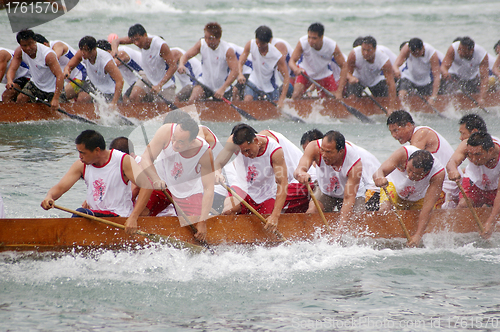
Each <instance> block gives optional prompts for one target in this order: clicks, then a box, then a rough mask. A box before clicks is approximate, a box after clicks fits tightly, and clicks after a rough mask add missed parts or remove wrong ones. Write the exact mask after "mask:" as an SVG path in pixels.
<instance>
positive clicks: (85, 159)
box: [76, 144, 101, 165]
mask: <svg viewBox="0 0 500 332" xmlns="http://www.w3.org/2000/svg"><path fill="white" fill-rule="evenodd" d="M76 150H77V151H78V154H79V157H80V161H81V162H82V163H84V164H85V165H92V164H94V163H95V162H96V161H97V155H98V152H99V151H101V149H100V148H96V149H95V150H94V151H90V150H89V149H87V148H86V147H85V144H77V145H76Z"/></svg>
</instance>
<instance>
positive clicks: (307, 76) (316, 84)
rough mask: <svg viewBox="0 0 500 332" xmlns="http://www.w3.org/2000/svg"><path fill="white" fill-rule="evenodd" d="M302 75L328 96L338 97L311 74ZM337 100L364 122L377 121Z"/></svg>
mask: <svg viewBox="0 0 500 332" xmlns="http://www.w3.org/2000/svg"><path fill="white" fill-rule="evenodd" d="M301 75H302V76H304V77H305V78H306V79H307V80H308V81H309V82H311V83H312V84H314V85H315V86H316V87H317V88H318V89H320V90H321V91H323V92H324V93H325V94H326V95H327V96H328V97H330V98H333V99H336V98H335V95H334V94H333V93H331V92H330V91H328V90H327V89H325V88H324V87H323V86H322V85H321V84H319V83H318V82H316V81H315V80H313V79H312V78H310V77H309V75H307V74H306V73H302V74H301ZM336 100H337V101H338V102H339V103H341V104H342V105H343V106H344V107H345V108H346V109H347V111H348V112H349V113H351V114H352V115H354V116H355V117H356V118H358V119H359V120H360V121H361V122H364V123H375V122H374V121H373V120H371V119H370V118H368V117H367V116H366V115H364V114H363V113H361V112H360V111H358V110H357V109H355V108H354V107H352V106H349V105H347V104H346V103H344V102H343V101H342V100H339V99H336Z"/></svg>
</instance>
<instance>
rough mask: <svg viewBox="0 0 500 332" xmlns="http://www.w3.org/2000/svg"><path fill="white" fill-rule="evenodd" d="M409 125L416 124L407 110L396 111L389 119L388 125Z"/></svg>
mask: <svg viewBox="0 0 500 332" xmlns="http://www.w3.org/2000/svg"><path fill="white" fill-rule="evenodd" d="M407 123H411V124H415V122H414V121H413V118H412V117H411V115H410V113H408V112H406V111H405V110H397V111H394V112H392V113H391V115H389V117H388V118H387V125H390V124H397V125H398V126H400V127H404V126H406V124H407Z"/></svg>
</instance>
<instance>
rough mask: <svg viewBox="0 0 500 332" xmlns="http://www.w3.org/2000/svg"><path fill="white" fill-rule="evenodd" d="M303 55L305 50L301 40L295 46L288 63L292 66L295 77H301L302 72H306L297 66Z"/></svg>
mask: <svg viewBox="0 0 500 332" xmlns="http://www.w3.org/2000/svg"><path fill="white" fill-rule="evenodd" d="M302 53H304V50H303V49H302V44H301V43H300V40H299V42H298V43H297V46H295V49H294V50H293V53H292V56H291V57H290V60H289V61H288V65H289V66H290V69H291V70H292V71H293V73H294V74H295V76H299V75H300V74H302V72H304V71H305V70H304V69H303V68H300V67H299V66H297V61H299V59H300V57H301V56H302Z"/></svg>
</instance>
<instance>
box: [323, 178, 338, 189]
mask: <svg viewBox="0 0 500 332" xmlns="http://www.w3.org/2000/svg"><path fill="white" fill-rule="evenodd" d="M339 188H340V185H339V178H338V177H336V176H332V177H331V178H330V184H329V185H328V187H327V188H326V190H327V191H329V192H336V191H337V189H339Z"/></svg>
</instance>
